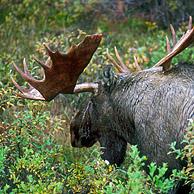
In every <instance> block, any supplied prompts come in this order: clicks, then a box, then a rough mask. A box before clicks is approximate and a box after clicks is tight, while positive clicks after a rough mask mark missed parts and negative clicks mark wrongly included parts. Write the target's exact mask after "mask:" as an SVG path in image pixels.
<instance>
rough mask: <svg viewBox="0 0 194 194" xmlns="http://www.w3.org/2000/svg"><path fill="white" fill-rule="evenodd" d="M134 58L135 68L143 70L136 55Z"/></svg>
mask: <svg viewBox="0 0 194 194" xmlns="http://www.w3.org/2000/svg"><path fill="white" fill-rule="evenodd" d="M133 58H134V62H135V68H136V69H137V71H141V70H142V69H141V67H140V65H139V63H138V61H137V58H136V56H135V55H134V56H133Z"/></svg>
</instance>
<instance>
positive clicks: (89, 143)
mask: <svg viewBox="0 0 194 194" xmlns="http://www.w3.org/2000/svg"><path fill="white" fill-rule="evenodd" d="M96 142H97V140H96V138H85V137H82V138H81V145H82V146H83V147H87V148H88V147H92V146H93V145H94V144H95V143H96Z"/></svg>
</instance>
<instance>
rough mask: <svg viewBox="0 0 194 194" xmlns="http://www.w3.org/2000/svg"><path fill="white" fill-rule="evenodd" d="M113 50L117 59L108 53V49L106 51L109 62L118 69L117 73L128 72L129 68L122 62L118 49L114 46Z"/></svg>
mask: <svg viewBox="0 0 194 194" xmlns="http://www.w3.org/2000/svg"><path fill="white" fill-rule="evenodd" d="M114 50H115V55H116V59H117V61H118V62H117V61H115V59H114V58H113V57H112V56H111V55H110V54H109V52H108V49H107V51H106V53H107V57H108V59H109V60H110V62H112V63H113V65H114V66H115V68H116V69H117V70H118V72H119V73H129V72H130V70H129V68H128V67H127V66H126V65H125V64H124V63H123V60H122V59H121V57H120V55H119V53H118V50H117V48H116V47H114Z"/></svg>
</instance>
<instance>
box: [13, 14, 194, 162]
mask: <svg viewBox="0 0 194 194" xmlns="http://www.w3.org/2000/svg"><path fill="white" fill-rule="evenodd" d="M171 32H172V37H173V46H172V48H171V45H170V41H169V40H168V38H167V39H166V43H167V52H168V53H167V55H166V56H165V57H164V58H162V59H161V60H160V61H159V62H158V63H157V64H155V65H154V66H153V67H152V68H150V69H147V70H141V68H140V66H139V65H138V63H137V59H136V58H135V57H134V60H135V64H136V69H137V70H138V72H135V73H132V72H130V70H129V68H128V67H127V66H126V65H125V64H124V63H123V61H122V59H121V57H120V56H119V53H118V51H117V49H116V47H115V56H116V60H115V59H114V58H113V57H112V56H111V55H110V54H109V53H107V56H108V59H109V60H110V62H111V63H112V65H113V66H114V67H115V68H116V69H117V71H118V74H114V73H113V72H112V69H111V68H110V66H107V67H106V68H105V71H104V79H103V80H100V81H99V82H96V83H81V84H77V80H78V78H79V76H80V74H81V73H82V72H83V70H84V69H85V68H86V66H87V65H88V64H89V62H90V59H91V58H92V55H93V54H94V52H95V51H96V49H97V48H98V46H99V44H100V41H101V39H102V35H101V34H94V35H88V36H86V37H85V39H84V40H83V41H82V42H81V43H80V44H78V45H76V46H73V47H71V48H70V49H69V51H68V52H67V53H66V54H63V53H61V52H59V51H56V52H53V51H52V50H51V49H50V48H49V47H48V46H47V45H44V46H45V49H46V51H47V54H48V59H47V61H46V62H45V63H43V62H41V61H40V60H38V59H36V58H35V60H36V61H37V62H38V63H39V64H40V65H41V66H42V68H43V69H44V72H45V76H44V78H43V79H42V80H36V79H34V78H33V77H32V76H31V75H30V73H29V71H28V68H27V63H26V61H25V59H24V61H23V65H24V72H23V71H22V70H21V69H20V68H19V67H18V66H16V65H15V64H14V67H15V69H16V71H17V72H18V73H19V74H20V75H21V76H22V78H23V79H24V80H25V81H27V82H28V85H29V88H25V89H24V88H22V87H21V86H19V84H18V83H17V82H16V81H15V80H14V79H12V81H13V83H14V85H15V86H16V87H17V88H18V89H19V90H20V92H21V93H20V94H19V95H20V96H21V97H23V98H27V99H33V100H43V101H50V100H52V99H53V98H54V97H55V96H57V95H58V94H59V93H62V94H69V93H70V94H74V93H82V92H90V93H93V96H92V97H91V98H90V99H88V101H87V102H86V103H85V104H84V105H83V107H82V108H80V110H79V112H78V113H77V114H76V115H75V117H74V118H73V120H72V122H71V125H70V132H71V144H72V146H73V147H90V146H92V145H93V144H95V143H96V142H97V141H99V142H100V144H101V147H102V150H103V155H102V157H103V158H104V159H106V160H108V161H109V162H110V163H116V164H121V163H122V161H123V159H124V156H125V151H126V147H127V142H129V143H137V142H136V141H135V140H136V136H135V132H134V130H135V128H136V123H135V121H134V119H133V117H134V114H133V113H134V112H133V111H134V110H131V109H132V108H129V107H127V106H124V105H123V104H127V103H128V104H130V103H132V104H133V103H134V102H133V98H131V97H130V95H131V93H132V92H134V91H133V90H132V89H131V90H130V89H126V88H128V87H129V85H130V84H131V83H133V78H134V77H135V76H139V75H140V74H141V75H143V74H146V73H147V72H152V73H153V72H159V73H160V74H165V73H166V74H168V72H170V71H171V60H172V58H173V57H175V56H176V55H177V54H179V53H180V52H182V51H183V50H184V49H185V48H187V47H188V46H189V45H190V44H191V43H192V42H193V40H194V28H193V27H192V20H191V17H190V21H189V28H188V30H187V32H186V33H185V34H184V35H183V36H182V37H181V38H180V40H179V41H178V42H177V41H176V34H175V31H174V28H173V27H172V26H171ZM146 76H147V74H146ZM134 95H135V94H134ZM136 103H137V102H136ZM122 105H123V106H122Z"/></svg>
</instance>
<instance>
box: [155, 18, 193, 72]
mask: <svg viewBox="0 0 194 194" xmlns="http://www.w3.org/2000/svg"><path fill="white" fill-rule="evenodd" d="M170 29H171V33H172V39H173V48H171V46H170V41H169V39H168V37H166V47H167V52H168V54H167V55H166V56H165V57H164V58H162V59H161V60H160V61H159V62H158V63H157V64H155V65H154V67H158V66H162V67H163V71H167V70H169V69H170V67H171V60H172V58H173V57H175V56H176V55H177V54H179V53H180V52H182V51H183V50H184V49H185V48H187V47H188V46H189V45H190V44H191V43H192V42H193V41H194V27H192V17H191V16H190V17H189V26H188V30H187V32H186V33H185V34H184V35H183V36H182V37H181V38H180V40H179V41H178V42H177V40H176V33H175V30H174V28H173V26H172V25H170Z"/></svg>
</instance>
